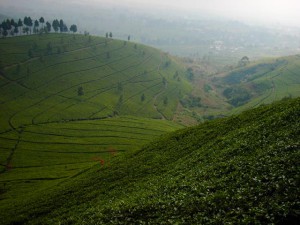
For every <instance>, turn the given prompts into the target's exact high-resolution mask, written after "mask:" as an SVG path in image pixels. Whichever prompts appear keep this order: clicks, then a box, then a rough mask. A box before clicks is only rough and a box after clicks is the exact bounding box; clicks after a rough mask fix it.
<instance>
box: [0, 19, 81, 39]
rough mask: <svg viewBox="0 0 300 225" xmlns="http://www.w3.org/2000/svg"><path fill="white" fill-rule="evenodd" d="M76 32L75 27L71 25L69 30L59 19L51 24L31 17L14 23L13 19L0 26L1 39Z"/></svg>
mask: <svg viewBox="0 0 300 225" xmlns="http://www.w3.org/2000/svg"><path fill="white" fill-rule="evenodd" d="M52 29H53V31H54V32H58V31H59V32H60V33H66V32H69V31H71V32H73V33H76V32H77V25H75V24H72V25H71V26H70V27H69V28H68V26H67V25H66V24H65V22H64V21H63V20H62V19H60V20H58V19H54V20H53V21H52V23H50V22H49V21H47V22H46V23H45V19H44V17H41V18H40V19H36V20H33V19H31V17H30V16H29V17H27V16H25V17H24V19H23V20H22V19H19V20H18V21H15V20H14V19H6V20H3V21H2V23H1V24H0V35H1V36H2V37H6V36H15V35H22V34H27V35H28V34H32V33H34V34H42V33H50V32H52Z"/></svg>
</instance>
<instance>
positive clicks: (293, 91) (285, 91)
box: [221, 55, 300, 112]
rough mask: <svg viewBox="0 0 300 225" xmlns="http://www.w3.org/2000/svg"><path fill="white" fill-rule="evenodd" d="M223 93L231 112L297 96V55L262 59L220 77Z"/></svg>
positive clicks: (299, 66)
mask: <svg viewBox="0 0 300 225" xmlns="http://www.w3.org/2000/svg"><path fill="white" fill-rule="evenodd" d="M221 83H223V84H225V87H224V88H223V89H222V91H223V93H222V94H223V95H224V96H225V97H226V98H227V100H228V102H229V103H230V104H231V105H232V106H234V107H237V109H234V110H233V112H241V111H242V110H245V109H249V108H253V107H256V106H258V105H260V104H269V103H271V102H274V101H278V100H280V99H282V98H284V97H299V96H300V55H294V56H287V57H281V58H277V59H272V60H261V61H258V62H255V63H252V64H249V65H248V66H245V67H242V68H238V69H236V70H234V71H232V72H230V73H228V74H226V75H225V76H224V77H222V78H221Z"/></svg>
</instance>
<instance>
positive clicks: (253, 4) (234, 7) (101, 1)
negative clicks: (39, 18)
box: [0, 0, 300, 27]
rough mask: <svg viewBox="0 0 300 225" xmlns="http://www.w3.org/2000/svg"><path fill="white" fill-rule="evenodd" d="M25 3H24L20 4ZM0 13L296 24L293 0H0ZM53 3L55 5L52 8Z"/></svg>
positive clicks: (299, 5)
mask: <svg viewBox="0 0 300 225" xmlns="http://www.w3.org/2000/svg"><path fill="white" fill-rule="evenodd" d="M25 2H26V4H24V3H25ZM0 6H1V8H2V10H1V13H2V14H5V10H8V9H10V10H13V9H15V10H19V11H24V12H25V11H29V10H30V11H33V12H39V11H41V10H45V9H48V10H49V11H54V12H55V11H60V12H61V13H63V12H66V13H68V11H73V10H76V9H80V8H82V9H83V10H85V9H87V8H90V9H91V10H97V9H98V8H99V9H101V8H109V7H119V8H125V9H127V10H133V11H136V12H141V11H143V13H160V14H162V15H163V14H165V13H166V14H169V13H172V11H173V12H174V13H177V15H178V17H197V16H199V17H201V16H212V17H215V18H221V19H222V18H226V19H229V20H236V21H242V22H247V23H259V24H262V25H284V26H296V27H300V14H299V12H300V2H299V1H297V0H286V1H282V0H275V1H274V0H251V1H250V0H247V1H238V0H227V1H221V0H210V1H209V2H207V1H199V0H186V1H184V2H182V1H180V2H178V1H176V2H175V3H174V1H172V0H165V1H159V0H151V1H150V0H143V1H138V0H122V1H118V2H112V1H109V0H86V1H82V0H67V1H63V2H62V1H57V0H40V1H37V0H29V1H24V0H15V1H13V2H12V1H8V0H2V1H1V3H0ZM53 6H54V7H55V8H56V9H55V8H53Z"/></svg>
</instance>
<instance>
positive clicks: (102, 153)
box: [0, 34, 190, 205]
mask: <svg viewBox="0 0 300 225" xmlns="http://www.w3.org/2000/svg"><path fill="white" fill-rule="evenodd" d="M0 52H1V54H0V87H1V88H0V105H1V110H0V125H1V126H0V199H1V200H0V201H1V205H2V204H6V203H7V204H10V202H11V201H17V200H18V198H20V199H24V198H25V197H26V196H27V197H31V194H32V192H33V191H35V192H37V191H38V190H44V189H49V188H51V187H52V186H53V185H57V184H58V183H61V182H63V181H64V180H65V179H68V178H70V177H73V176H76V174H78V173H79V172H81V171H83V170H85V169H87V168H89V167H90V166H92V165H95V164H101V165H102V164H107V163H109V161H110V159H111V158H112V157H114V156H115V155H116V154H118V153H121V152H126V151H134V150H137V149H138V148H140V147H141V146H143V145H144V144H146V143H148V142H150V141H151V140H152V139H153V138H155V137H157V136H159V135H161V134H163V133H165V132H169V131H173V130H176V129H178V128H180V127H181V126H180V125H177V124H175V123H173V122H170V121H169V120H172V118H173V116H174V114H175V111H176V108H177V104H178V102H179V99H180V98H181V96H184V95H185V93H186V92H187V91H189V88H190V87H189V84H188V82H186V81H185V78H184V72H183V71H184V70H183V67H182V66H181V65H180V64H177V62H176V61H174V60H173V59H172V58H171V57H169V56H168V55H167V54H165V53H162V52H160V51H158V50H156V49H153V48H149V47H146V46H142V45H137V44H134V43H130V42H123V41H118V40H112V39H105V38H100V37H91V36H88V35H66V34H47V35H32V36H22V37H15V38H6V39H1V40H0ZM174 73H176V74H179V77H181V79H177V80H175V79H173V75H174Z"/></svg>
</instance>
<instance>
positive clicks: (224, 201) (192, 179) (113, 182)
mask: <svg viewBox="0 0 300 225" xmlns="http://www.w3.org/2000/svg"><path fill="white" fill-rule="evenodd" d="M299 117H300V98H298V99H292V100H284V101H281V102H278V103H275V104H272V105H267V106H261V107H258V108H256V109H253V110H251V111H247V112H244V113H242V114H240V115H237V116H232V117H229V118H225V119H217V120H214V121H210V122H206V123H204V124H201V125H199V126H196V127H193V128H187V129H184V130H179V131H176V132H175V133H171V134H168V135H165V136H163V137H161V138H159V139H158V140H157V141H155V142H152V143H151V144H149V145H148V146H146V147H143V148H142V149H141V150H139V151H136V152H134V153H127V154H123V155H120V156H118V157H116V158H114V159H112V161H111V164H110V165H102V166H101V165H96V166H94V167H92V168H90V169H89V170H88V171H86V172H84V173H82V174H80V175H78V176H77V177H75V178H74V179H72V180H70V181H68V182H64V183H61V184H60V185H59V186H58V187H57V188H55V189H53V191H49V192H48V193H41V194H40V196H39V197H38V196H36V197H35V198H33V199H31V201H27V202H24V203H21V204H19V205H17V206H6V209H7V211H6V214H5V215H3V212H5V211H3V210H0V212H1V214H2V215H1V216H2V217H3V218H4V220H3V221H4V224H6V223H13V222H14V223H24V222H25V223H26V222H27V223H30V224H296V223H297V221H298V219H299V211H298V209H299V206H300V205H299V201H300V199H299V185H300V184H299V180H300V179H299V169H300V168H299V161H300V155H299V148H300V142H299V140H300V121H299ZM2 208H3V206H2ZM4 208H5V207H4ZM9 209H13V210H9Z"/></svg>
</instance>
